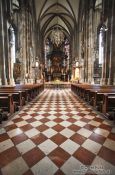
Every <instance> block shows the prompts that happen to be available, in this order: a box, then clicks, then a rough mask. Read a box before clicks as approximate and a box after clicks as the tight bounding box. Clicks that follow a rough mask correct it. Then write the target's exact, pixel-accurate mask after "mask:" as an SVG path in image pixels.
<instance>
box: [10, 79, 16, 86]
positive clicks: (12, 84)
mask: <svg viewBox="0 0 115 175" xmlns="http://www.w3.org/2000/svg"><path fill="white" fill-rule="evenodd" d="M9 82H10V84H9V85H11V86H14V85H15V81H14V78H10V80H9Z"/></svg>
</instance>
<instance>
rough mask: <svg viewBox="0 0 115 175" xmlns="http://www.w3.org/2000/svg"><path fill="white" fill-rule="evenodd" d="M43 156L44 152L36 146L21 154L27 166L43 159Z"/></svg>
mask: <svg viewBox="0 0 115 175" xmlns="http://www.w3.org/2000/svg"><path fill="white" fill-rule="evenodd" d="M43 157H45V154H44V153H43V152H42V151H41V150H40V149H39V148H37V147H36V148H34V149H32V150H30V151H28V152H27V153H25V154H24V155H23V158H24V160H25V161H26V163H27V164H28V166H29V167H32V166H33V165H35V164H36V163H37V162H39V161H40V160H41V159H43Z"/></svg>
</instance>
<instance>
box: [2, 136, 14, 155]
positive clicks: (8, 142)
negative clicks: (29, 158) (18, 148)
mask: <svg viewBox="0 0 115 175" xmlns="http://www.w3.org/2000/svg"><path fill="white" fill-rule="evenodd" d="M13 146H14V144H13V142H12V141H11V140H10V139H8V140H5V141H3V142H1V143H0V153H1V152H3V151H5V150H7V149H9V148H11V147H13Z"/></svg>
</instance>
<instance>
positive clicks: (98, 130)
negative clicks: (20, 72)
mask: <svg viewBox="0 0 115 175" xmlns="http://www.w3.org/2000/svg"><path fill="white" fill-rule="evenodd" d="M1 126H2V127H1V129H0V168H1V173H0V174H2V175H22V174H23V175H77V174H78V175H80V174H82V175H86V174H87V175H88V174H90V175H91V174H93V175H94V174H105V175H107V174H111V175H113V174H114V172H115V128H114V127H113V126H114V125H113V121H110V120H107V119H105V118H104V117H102V116H101V115H99V114H97V113H96V112H95V111H94V110H92V109H91V108H90V107H89V106H87V105H86V103H84V102H83V101H81V100H80V99H78V97H77V96H75V95H74V94H73V93H72V92H71V90H70V89H61V90H60V89H58V90H56V89H45V90H44V91H43V92H42V93H41V94H40V95H39V96H38V97H37V98H36V99H34V100H33V101H31V102H30V103H28V104H27V105H26V106H24V107H23V109H22V110H21V111H19V112H18V113H17V114H15V115H14V116H13V117H11V118H10V119H9V120H8V121H6V122H3V124H2V125H1ZM88 169H89V171H88V172H87V170H88ZM91 170H93V171H91Z"/></svg>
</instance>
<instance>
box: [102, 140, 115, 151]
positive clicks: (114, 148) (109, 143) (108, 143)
mask: <svg viewBox="0 0 115 175" xmlns="http://www.w3.org/2000/svg"><path fill="white" fill-rule="evenodd" d="M103 145H104V146H105V147H107V148H109V149H111V150H112V151H115V141H114V140H111V139H106V140H105V142H104V144H103Z"/></svg>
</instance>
